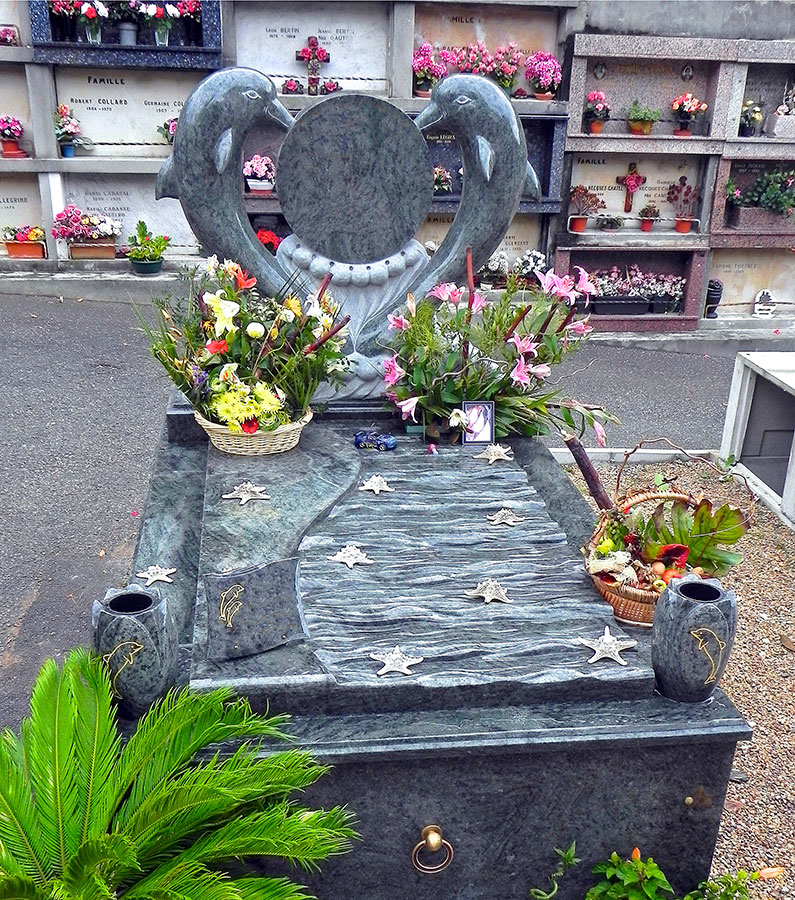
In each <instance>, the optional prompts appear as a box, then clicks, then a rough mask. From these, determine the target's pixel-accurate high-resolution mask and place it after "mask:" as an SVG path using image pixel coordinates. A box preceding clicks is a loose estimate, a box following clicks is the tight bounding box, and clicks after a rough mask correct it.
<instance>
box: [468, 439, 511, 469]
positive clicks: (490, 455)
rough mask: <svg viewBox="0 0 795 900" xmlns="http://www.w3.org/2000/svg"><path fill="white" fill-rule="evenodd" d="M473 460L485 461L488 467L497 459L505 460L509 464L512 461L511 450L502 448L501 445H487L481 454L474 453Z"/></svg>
mask: <svg viewBox="0 0 795 900" xmlns="http://www.w3.org/2000/svg"><path fill="white" fill-rule="evenodd" d="M472 458H473V459H486V460H488V463H489V465H490V466H491V465H494V463H495V462H496V461H497V460H498V459H507V460H508V461H509V462H510V460H512V459H513V450H512V449H511V448H510V447H503V446H502V444H489V446H488V447H486V449H485V450H483V451H482V452H481V453H476V454H475V455H474V456H473V457H472Z"/></svg>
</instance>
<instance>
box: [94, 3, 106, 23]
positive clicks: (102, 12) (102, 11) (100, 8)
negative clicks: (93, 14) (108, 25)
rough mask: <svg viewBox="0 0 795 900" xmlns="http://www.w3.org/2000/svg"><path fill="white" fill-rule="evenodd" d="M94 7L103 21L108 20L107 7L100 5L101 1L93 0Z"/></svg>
mask: <svg viewBox="0 0 795 900" xmlns="http://www.w3.org/2000/svg"><path fill="white" fill-rule="evenodd" d="M94 7H95V8H96V10H97V12H98V13H99V15H100V16H102V18H103V19H107V18H108V7H107V6H105V4H104V3H102V0H94Z"/></svg>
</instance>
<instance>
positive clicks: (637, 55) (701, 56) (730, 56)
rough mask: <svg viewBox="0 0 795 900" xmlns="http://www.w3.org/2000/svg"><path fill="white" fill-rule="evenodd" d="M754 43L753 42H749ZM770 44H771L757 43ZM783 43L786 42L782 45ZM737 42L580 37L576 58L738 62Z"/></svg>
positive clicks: (633, 37)
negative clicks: (736, 60)
mask: <svg viewBox="0 0 795 900" xmlns="http://www.w3.org/2000/svg"><path fill="white" fill-rule="evenodd" d="M749 43H751V42H749ZM753 43H767V41H760V42H753ZM782 43H783V42H782ZM738 44H739V42H738V41H736V40H722V39H720V38H689V37H688V38H684V37H663V36H653V37H640V36H638V35H634V34H578V35H575V38H574V55H575V56H606V57H611V58H613V59H615V58H621V59H681V60H693V59H698V60H705V59H706V60H727V61H732V60H735V59H737V53H738Z"/></svg>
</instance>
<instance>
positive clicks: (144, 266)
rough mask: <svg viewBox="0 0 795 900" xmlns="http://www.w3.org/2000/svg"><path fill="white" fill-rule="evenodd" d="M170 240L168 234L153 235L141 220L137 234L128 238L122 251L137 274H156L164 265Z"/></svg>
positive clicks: (137, 226)
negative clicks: (164, 256) (164, 257)
mask: <svg viewBox="0 0 795 900" xmlns="http://www.w3.org/2000/svg"><path fill="white" fill-rule="evenodd" d="M170 241H171V238H170V237H169V236H168V235H167V234H158V235H153V234H152V232H151V231H149V229H148V228H147V227H146V222H144V221H142V220H141V221H139V222H138V224H137V225H136V226H135V234H131V235H129V237H128V238H127V246H126V247H122V253H123V254H124V255H125V256H126V257H127V259H129V260H130V263H131V264H132V268H133V272H135V274H136V275H156V274H157V273H158V272H159V271H160V269H161V268H162V267H163V254H164V253H165V252H166V248H167V247H168V245H169V243H170Z"/></svg>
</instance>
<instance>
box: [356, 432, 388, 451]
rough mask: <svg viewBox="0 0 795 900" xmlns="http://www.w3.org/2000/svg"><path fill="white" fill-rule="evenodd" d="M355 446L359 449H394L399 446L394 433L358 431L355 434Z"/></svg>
mask: <svg viewBox="0 0 795 900" xmlns="http://www.w3.org/2000/svg"><path fill="white" fill-rule="evenodd" d="M353 446H354V447H358V449H359V450H394V449H395V447H397V439H396V438H395V436H394V435H392V434H378V432H377V431H357V432H356V434H355V435H354V436H353Z"/></svg>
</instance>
